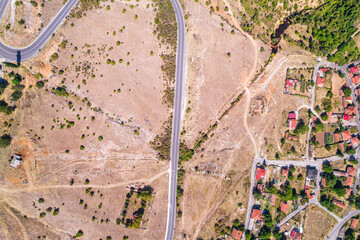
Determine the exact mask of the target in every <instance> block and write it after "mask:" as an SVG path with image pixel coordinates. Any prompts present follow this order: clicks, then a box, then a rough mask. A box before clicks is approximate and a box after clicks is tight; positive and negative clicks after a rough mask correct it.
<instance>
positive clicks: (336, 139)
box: [334, 133, 340, 143]
mask: <svg viewBox="0 0 360 240" xmlns="http://www.w3.org/2000/svg"><path fill="white" fill-rule="evenodd" d="M334 142H336V143H337V142H340V135H339V134H338V133H334Z"/></svg>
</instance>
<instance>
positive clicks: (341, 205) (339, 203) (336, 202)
mask: <svg viewBox="0 0 360 240" xmlns="http://www.w3.org/2000/svg"><path fill="white" fill-rule="evenodd" d="M332 202H333V204H335V205H336V206H338V207H341V208H345V204H344V203H343V202H340V201H339V200H337V199H335V198H334V199H333V201H332Z"/></svg>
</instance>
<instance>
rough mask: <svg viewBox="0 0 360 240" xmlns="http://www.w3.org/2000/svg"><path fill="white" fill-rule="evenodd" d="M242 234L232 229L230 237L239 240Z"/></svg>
mask: <svg viewBox="0 0 360 240" xmlns="http://www.w3.org/2000/svg"><path fill="white" fill-rule="evenodd" d="M242 233H243V232H242V231H240V230H237V229H236V228H233V229H232V232H231V236H232V237H233V238H234V239H236V240H240V239H241V235H242Z"/></svg>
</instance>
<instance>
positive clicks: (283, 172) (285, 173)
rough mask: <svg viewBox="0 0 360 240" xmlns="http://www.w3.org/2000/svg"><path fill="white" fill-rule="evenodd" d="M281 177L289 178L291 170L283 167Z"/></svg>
mask: <svg viewBox="0 0 360 240" xmlns="http://www.w3.org/2000/svg"><path fill="white" fill-rule="evenodd" d="M281 175H282V176H284V177H287V176H288V175H289V168H288V167H282V168H281Z"/></svg>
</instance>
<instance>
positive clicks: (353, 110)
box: [345, 105, 356, 116]
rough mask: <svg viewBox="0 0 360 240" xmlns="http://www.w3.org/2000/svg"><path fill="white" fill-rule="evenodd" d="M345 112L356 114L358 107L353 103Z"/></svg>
mask: <svg viewBox="0 0 360 240" xmlns="http://www.w3.org/2000/svg"><path fill="white" fill-rule="evenodd" d="M345 114H346V115H350V116H351V115H355V114H356V107H355V106H353V105H349V106H348V107H346V108H345Z"/></svg>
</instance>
